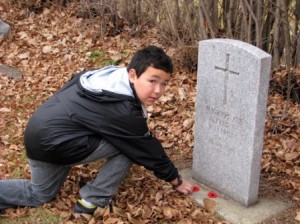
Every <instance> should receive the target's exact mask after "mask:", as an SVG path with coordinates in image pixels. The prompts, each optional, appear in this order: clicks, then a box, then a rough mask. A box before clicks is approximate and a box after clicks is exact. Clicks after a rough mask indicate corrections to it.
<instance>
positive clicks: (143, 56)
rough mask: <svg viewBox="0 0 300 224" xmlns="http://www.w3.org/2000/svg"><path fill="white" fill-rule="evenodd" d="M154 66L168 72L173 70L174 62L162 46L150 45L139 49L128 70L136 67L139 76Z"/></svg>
mask: <svg viewBox="0 0 300 224" xmlns="http://www.w3.org/2000/svg"><path fill="white" fill-rule="evenodd" d="M149 66H152V67H153V68H156V69H161V70H163V71H165V72H167V73H170V74H171V73H172V72H173V63H172V60H171V58H170V57H169V56H168V55H167V54H166V53H165V52H164V50H163V49H162V48H159V47H156V46H148V47H145V48H143V49H141V50H138V51H137V52H136V53H135V54H134V55H133V57H132V59H131V61H130V63H129V65H128V67H127V71H128V72H129V71H130V69H134V70H135V72H136V75H137V77H140V75H141V74H143V73H144V72H145V71H146V69H147V68H148V67H149Z"/></svg>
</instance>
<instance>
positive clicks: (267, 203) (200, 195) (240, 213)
mask: <svg viewBox="0 0 300 224" xmlns="http://www.w3.org/2000/svg"><path fill="white" fill-rule="evenodd" d="M180 174H181V175H182V177H183V179H185V180H187V181H188V182H189V183H191V184H194V185H197V186H199V187H200V191H198V192H195V193H193V195H192V197H193V198H194V200H195V201H196V202H197V203H198V204H200V205H201V206H203V207H204V203H203V199H204V198H208V192H210V191H213V190H212V189H210V188H209V187H207V186H204V185H203V184H201V183H199V182H197V181H196V180H194V179H193V178H192V170H191V169H190V168H186V169H183V170H181V171H180ZM211 200H214V201H215V202H216V210H215V212H216V214H217V215H219V216H220V217H221V218H222V219H224V220H226V221H229V222H230V223H232V224H257V223H261V222H263V221H264V220H266V219H268V218H271V217H273V216H276V215H278V214H280V213H281V212H283V211H285V210H286V209H287V208H288V205H287V204H286V203H284V202H281V201H278V200H275V199H269V198H259V199H258V202H257V203H256V204H255V205H252V206H250V207H245V206H243V205H241V204H239V203H237V202H235V201H233V200H232V199H229V198H227V197H225V196H222V195H220V194H219V193H218V197H217V198H214V199H211Z"/></svg>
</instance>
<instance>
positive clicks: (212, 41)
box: [199, 38, 272, 58]
mask: <svg viewBox="0 0 300 224" xmlns="http://www.w3.org/2000/svg"><path fill="white" fill-rule="evenodd" d="M207 44H208V45H215V44H218V45H224V46H226V45H228V46H234V47H237V48H240V49H242V50H245V51H247V52H249V53H251V54H253V55H255V56H256V57H258V58H268V57H272V56H271V55H270V54H268V53H267V52H265V51H263V50H262V49H260V48H258V47H256V46H254V45H252V44H249V43H246V42H243V41H241V40H234V39H228V38H215V39H209V40H202V41H200V42H199V45H200V46H201V45H207Z"/></svg>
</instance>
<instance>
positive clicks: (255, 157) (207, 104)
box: [192, 39, 271, 206]
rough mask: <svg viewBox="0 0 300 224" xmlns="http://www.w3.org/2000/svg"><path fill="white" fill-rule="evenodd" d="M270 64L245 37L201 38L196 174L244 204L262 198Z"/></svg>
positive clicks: (261, 52) (195, 156) (198, 178)
mask: <svg viewBox="0 0 300 224" xmlns="http://www.w3.org/2000/svg"><path fill="white" fill-rule="evenodd" d="M270 68H271V56H270V55H269V54H267V53H266V52H264V51H262V50H261V49H259V48H257V47H254V46H253V45H250V44H247V43H245V42H242V41H238V40H231V39H210V40H204V41H200V42H199V56H198V75H197V76H198V77H197V98H196V123H195V144H194V152H193V168H192V169H193V171H192V173H193V178H194V179H195V180H197V181H199V182H201V183H203V184H206V185H208V186H210V187H212V188H213V189H215V190H217V191H219V192H220V193H222V194H224V195H227V196H229V197H230V198H232V199H234V200H235V201H237V202H239V203H241V204H243V205H245V206H250V205H252V204H254V203H256V201H257V199H258V187H259V179H260V168H261V157H262V147H263V135H264V124H265V115H266V106H267V97H268V87H269V77H270Z"/></svg>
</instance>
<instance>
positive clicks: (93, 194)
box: [0, 46, 193, 214]
mask: <svg viewBox="0 0 300 224" xmlns="http://www.w3.org/2000/svg"><path fill="white" fill-rule="evenodd" d="M172 72H173V65H172V62H171V59H170V58H169V57H168V56H167V55H166V54H165V52H164V51H163V50H162V49H161V48H158V47H155V46H149V47H146V48H144V49H141V50H139V51H137V52H136V53H135V55H134V56H133V58H132V60H131V62H130V64H129V65H128V67H127V68H125V67H117V66H108V67H104V68H102V69H97V70H91V71H85V72H81V73H79V74H77V75H75V76H74V77H73V78H72V79H71V80H70V81H69V82H68V83H66V84H65V85H64V86H63V88H62V89H61V90H59V91H58V92H57V93H55V94H54V95H53V96H52V97H51V98H49V99H48V100H47V101H46V102H45V103H43V104H42V105H41V107H40V108H38V109H37V110H36V111H35V112H34V113H33V115H32V116H31V118H30V119H29V122H28V124H27V127H26V129H25V134H24V142H25V147H26V152H27V157H28V161H29V165H30V172H31V180H30V181H29V180H22V179H15V180H1V181H0V210H3V209H6V208H10V207H16V206H38V205H41V204H43V203H45V202H49V201H50V200H52V199H53V198H54V197H55V196H56V194H57V193H58V191H59V190H60V188H61V186H62V184H63V183H64V181H65V179H66V177H67V175H68V173H69V171H70V169H71V167H72V166H74V165H78V164H86V163H90V162H93V161H96V160H99V159H103V158H107V160H106V162H105V164H104V165H103V167H102V168H101V169H100V170H99V173H98V174H97V176H96V178H95V179H93V180H92V181H90V182H89V183H87V184H86V185H85V186H83V187H82V188H81V189H80V192H79V194H80V199H79V200H78V201H77V203H76V205H75V208H74V212H77V213H88V214H93V212H94V211H95V210H96V208H97V206H100V207H105V206H107V205H109V204H110V203H111V200H112V197H113V196H114V195H115V194H116V192H117V189H118V186H119V184H120V182H121V181H122V180H123V178H124V176H125V174H126V173H127V171H128V170H129V168H130V167H131V166H132V164H133V163H136V164H139V165H142V166H144V167H145V168H147V169H149V170H151V171H153V172H154V174H155V175H156V177H158V178H160V179H162V180H165V181H167V182H170V183H171V184H172V185H173V188H174V189H176V190H177V191H179V192H181V193H183V194H189V193H191V192H192V190H193V186H192V185H191V184H189V183H188V182H186V181H185V180H182V179H181V178H180V175H179V174H178V171H177V169H176V168H175V166H174V164H173V163H172V162H171V160H170V159H169V158H168V156H167V155H166V153H165V151H164V149H163V147H162V145H161V143H160V142H159V141H158V140H157V139H156V138H155V137H154V136H152V134H151V133H150V131H149V130H148V127H147V123H146V122H147V111H146V106H149V105H152V104H154V103H155V101H157V100H158V99H159V98H160V97H161V96H162V94H163V92H164V90H165V87H166V85H167V83H168V80H169V79H170V76H171V73H172Z"/></svg>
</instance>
